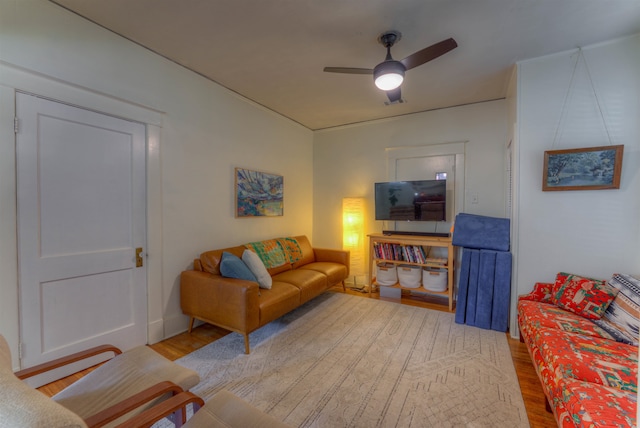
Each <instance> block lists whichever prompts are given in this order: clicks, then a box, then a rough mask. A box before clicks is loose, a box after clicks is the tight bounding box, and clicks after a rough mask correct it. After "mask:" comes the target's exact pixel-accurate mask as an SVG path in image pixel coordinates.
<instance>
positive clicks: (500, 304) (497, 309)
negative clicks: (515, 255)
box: [491, 252, 511, 331]
mask: <svg viewBox="0 0 640 428" xmlns="http://www.w3.org/2000/svg"><path fill="white" fill-rule="evenodd" d="M510 297H511V253H508V252H498V253H496V270H495V280H494V286H493V310H492V314H491V330H496V331H507V328H508V327H509V301H510Z"/></svg>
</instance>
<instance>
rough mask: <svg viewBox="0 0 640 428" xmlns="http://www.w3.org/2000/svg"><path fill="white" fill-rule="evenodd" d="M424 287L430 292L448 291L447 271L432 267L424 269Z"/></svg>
mask: <svg viewBox="0 0 640 428" xmlns="http://www.w3.org/2000/svg"><path fill="white" fill-rule="evenodd" d="M422 286H423V287H424V289H425V290H428V291H438V292H442V291H447V270H446V269H438V268H432V267H426V268H424V269H422Z"/></svg>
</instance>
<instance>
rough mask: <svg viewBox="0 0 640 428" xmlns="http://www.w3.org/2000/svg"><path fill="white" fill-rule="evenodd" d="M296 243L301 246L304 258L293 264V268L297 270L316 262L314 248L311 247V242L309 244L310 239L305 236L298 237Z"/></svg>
mask: <svg viewBox="0 0 640 428" xmlns="http://www.w3.org/2000/svg"><path fill="white" fill-rule="evenodd" d="M295 240H296V242H298V245H299V246H300V251H302V258H301V259H300V260H298V261H297V262H294V263H293V268H294V269H297V268H299V267H300V266H304V265H306V264H308V263H312V262H315V261H316V255H315V252H314V251H313V247H312V246H311V242H309V238H307V237H306V236H304V235H300V236H296V237H295Z"/></svg>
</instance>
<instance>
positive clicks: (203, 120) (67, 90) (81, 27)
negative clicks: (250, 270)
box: [0, 0, 313, 350]
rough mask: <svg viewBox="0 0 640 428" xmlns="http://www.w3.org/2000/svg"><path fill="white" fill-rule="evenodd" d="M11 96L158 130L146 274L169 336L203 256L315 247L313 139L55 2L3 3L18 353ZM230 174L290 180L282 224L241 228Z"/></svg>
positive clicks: (7, 215)
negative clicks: (136, 120)
mask: <svg viewBox="0 0 640 428" xmlns="http://www.w3.org/2000/svg"><path fill="white" fill-rule="evenodd" d="M15 89H19V90H25V91H28V92H35V93H37V94H41V93H42V92H48V93H47V94H44V95H48V96H51V94H54V96H55V98H57V99H60V100H62V101H67V102H73V103H74V104H79V105H81V106H84V107H89V108H95V109H97V110H101V111H105V110H104V109H107V110H109V109H111V110H112V109H113V105H124V106H131V107H132V110H134V111H138V112H139V111H147V110H148V111H149V117H159V118H160V122H159V123H158V124H157V125H158V126H157V127H152V129H151V131H152V132H151V134H152V135H151V136H150V142H151V146H150V147H149V149H148V156H149V157H150V159H152V161H153V162H154V164H153V165H152V166H153V167H154V168H155V167H157V170H153V171H152V172H151V173H150V174H149V179H150V181H149V195H150V196H151V197H152V198H153V200H154V204H155V205H152V209H153V207H154V206H155V207H157V210H159V211H161V212H160V213H157V212H150V213H149V215H150V216H151V218H152V223H153V224H150V225H149V236H148V239H149V241H153V242H154V243H155V244H154V245H156V248H157V249H158V251H156V252H155V253H154V252H151V253H150V254H149V258H150V263H149V266H154V269H156V270H157V271H156V272H150V278H155V280H152V281H150V283H149V298H150V302H152V305H153V306H152V307H150V308H149V315H150V319H149V322H150V324H152V323H153V324H158V323H160V324H163V326H162V328H161V329H160V331H161V332H162V331H164V332H163V333H161V334H162V335H164V336H169V335H172V334H175V333H176V332H178V331H180V330H182V329H184V328H185V327H186V325H187V324H186V320H185V319H184V317H183V316H182V315H181V312H180V309H179V296H178V292H179V290H178V278H179V275H180V272H181V271H182V270H184V269H187V268H188V267H189V265H190V263H191V262H192V260H193V258H194V257H196V256H197V255H199V254H200V253H201V252H202V251H205V250H209V249H214V248H221V247H224V246H228V245H237V244H242V243H245V242H248V241H252V240H259V239H263V238H269V237H276V236H284V235H295V234H307V235H308V236H309V237H310V238H311V237H312V232H313V231H312V214H313V213H312V204H313V200H312V190H313V189H312V185H313V176H312V167H313V163H312V156H313V147H312V143H313V140H312V139H313V135H312V132H311V131H309V130H308V129H306V128H303V127H301V126H299V125H297V124H295V123H294V122H292V121H289V120H288V119H285V118H283V117H282V116H279V115H277V114H274V113H273V112H270V111H268V110H266V109H264V108H262V107H259V106H257V105H255V104H253V103H251V102H248V101H247V100H245V99H243V98H241V97H239V96H237V95H235V94H233V93H231V92H230V91H227V90H226V89H224V88H222V87H220V86H219V85H217V84H215V83H213V82H211V81H208V80H206V79H204V78H202V77H201V76H199V75H196V74H195V73H192V72H190V71H188V70H186V69H184V68H182V67H180V66H178V65H176V64H174V63H172V62H170V61H167V60H165V59H163V58H161V57H159V56H158V55H155V54H153V53H151V52H150V51H147V50H145V49H143V48H141V47H140V46H138V45H136V44H134V43H131V42H129V41H127V40H125V39H123V38H121V37H119V36H117V35H115V34H113V33H111V32H109V31H106V30H104V29H102V28H100V27H98V26H96V25H95V24H92V23H90V22H88V21H85V20H84V19H82V18H80V17H78V16H76V15H75V14H72V13H70V12H68V11H66V10H64V9H62V8H60V7H58V6H56V5H54V4H52V3H50V2H48V1H45V0H0V112H1V114H0V118H2V122H1V123H0V136H1V137H2V138H1V139H0V159H1V161H0V167H2V170H1V171H0V183H1V185H0V214H2V215H1V216H0V237H2V241H1V242H0V256H1V259H0V271H1V272H2V275H1V276H0V293H1V295H2V298H0V314H1V316H0V323H1V324H0V333H1V334H3V335H5V336H6V337H7V338H8V340H9V342H10V344H11V346H12V348H13V349H14V350H15V349H16V346H17V341H18V311H17V290H18V284H17V270H16V264H17V254H16V247H15V245H16V243H15V216H14V214H15V198H16V195H15V178H14V177H15V176H14V174H15V161H14V159H15V157H14V156H12V154H14V153H15V148H14V136H13V132H12V129H13V126H12V123H13V121H12V117H13V116H12V115H13V113H12V111H13V105H12V102H13V94H14V92H15ZM105 106H110V107H105ZM103 107H104V109H103ZM110 112H112V113H114V112H113V111H110ZM115 113H118V112H115ZM121 114H123V115H124V116H127V109H123V110H121ZM142 116H144V114H142ZM158 142H159V144H158ZM234 167H244V168H250V169H256V170H260V171H265V172H270V173H276V174H281V175H283V176H284V187H285V201H284V216H283V217H278V218H262V219H236V218H234V215H233V203H234V196H233V186H234V175H233V174H234ZM158 253H160V254H158ZM159 255H160V256H161V260H158V256H159ZM152 260H153V263H152V262H151V261H152ZM151 339H152V340H158V338H157V337H156V338H151Z"/></svg>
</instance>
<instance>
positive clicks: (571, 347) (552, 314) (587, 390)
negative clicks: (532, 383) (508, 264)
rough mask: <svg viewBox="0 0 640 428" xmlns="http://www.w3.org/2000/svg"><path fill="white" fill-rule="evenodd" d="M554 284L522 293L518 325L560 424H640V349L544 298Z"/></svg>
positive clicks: (599, 425)
mask: <svg viewBox="0 0 640 428" xmlns="http://www.w3.org/2000/svg"><path fill="white" fill-rule="evenodd" d="M567 276H569V275H567ZM564 282H566V278H565V280H564ZM564 282H563V284H564ZM561 286H562V285H560V287H561ZM554 287H555V284H554V285H552V284H545V283H539V284H536V287H535V288H534V291H533V292H532V293H530V294H529V295H526V296H521V297H520V299H519V302H518V325H519V328H520V333H521V336H522V339H523V341H524V342H525V344H526V346H527V349H528V351H529V355H530V356H531V361H532V362H533V365H534V367H535V370H536V372H537V374H538V377H539V378H540V380H541V383H542V385H543V390H544V393H545V395H546V397H547V400H548V402H549V404H550V405H551V408H552V410H553V413H554V417H555V419H556V421H557V423H558V426H560V427H590V428H591V427H636V419H635V417H636V409H637V395H636V394H637V385H638V348H637V347H635V346H631V345H628V344H624V343H620V342H616V341H615V340H614V339H613V336H611V335H610V334H609V333H608V332H607V331H606V330H604V329H603V328H601V327H600V326H598V325H596V324H595V323H594V322H593V321H591V320H589V319H586V318H584V317H581V316H579V315H577V314H575V313H572V312H569V311H566V310H563V309H561V308H559V307H557V306H555V305H554V304H552V303H544V302H550V298H549V295H550V294H551V293H550V291H551V290H552V288H554ZM558 290H559V288H558ZM556 291H557V290H556Z"/></svg>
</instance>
